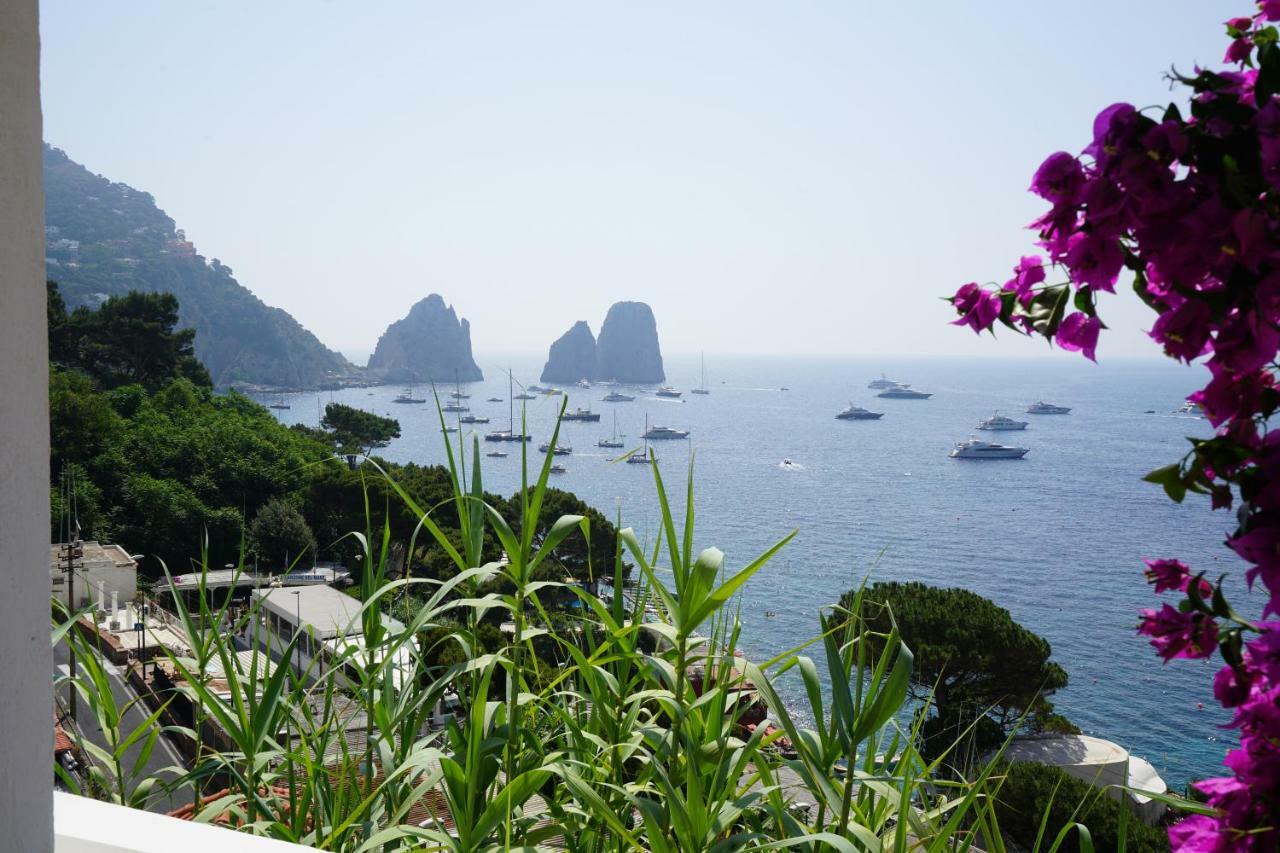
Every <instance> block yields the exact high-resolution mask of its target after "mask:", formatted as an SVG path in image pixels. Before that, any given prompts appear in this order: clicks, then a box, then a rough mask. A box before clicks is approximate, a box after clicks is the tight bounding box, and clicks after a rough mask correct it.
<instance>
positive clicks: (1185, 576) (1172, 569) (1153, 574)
mask: <svg viewBox="0 0 1280 853" xmlns="http://www.w3.org/2000/svg"><path fill="white" fill-rule="evenodd" d="M1142 562H1144V563H1146V564H1147V568H1146V571H1145V572H1143V574H1145V575H1146V576H1147V583H1149V584H1154V585H1155V591H1156V592H1157V593H1161V592H1186V590H1187V587H1188V586H1190V585H1191V569H1189V568H1187V564H1186V563H1184V562H1182V561H1181V560H1169V559H1166V560H1143V561H1142ZM1196 588H1197V589H1198V590H1200V597H1201V598H1208V597H1209V596H1211V595H1213V587H1212V586H1210V585H1209V582H1208V581H1206V580H1204V579H1203V578H1202V579H1201V580H1200V584H1199V586H1197V587H1196Z"/></svg>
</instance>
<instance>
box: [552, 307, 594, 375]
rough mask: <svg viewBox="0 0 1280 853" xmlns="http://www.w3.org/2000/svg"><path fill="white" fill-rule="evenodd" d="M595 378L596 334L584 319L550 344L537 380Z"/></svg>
mask: <svg viewBox="0 0 1280 853" xmlns="http://www.w3.org/2000/svg"><path fill="white" fill-rule="evenodd" d="M595 378H596V336H595V335H593V334H591V327H590V326H588V325H587V323H586V321H585V320H579V321H578V322H576V323H574V324H573V328H571V329H569V331H567V332H565V333H564V334H563V335H561V336H560V337H559V338H558V339H557V340H556V342H555V343H553V344H552V345H551V351H550V352H549V353H548V354H547V364H546V366H545V367H543V368H542V378H541V379H539V380H538V381H539V382H565V383H568V382H577V381H578V380H579V379H587V380H594V379H595Z"/></svg>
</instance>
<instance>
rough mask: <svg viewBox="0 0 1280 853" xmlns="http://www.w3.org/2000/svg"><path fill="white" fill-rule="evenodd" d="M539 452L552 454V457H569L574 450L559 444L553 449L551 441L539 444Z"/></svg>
mask: <svg viewBox="0 0 1280 853" xmlns="http://www.w3.org/2000/svg"><path fill="white" fill-rule="evenodd" d="M538 450H539V451H541V452H542V453H550V454H551V455H552V456H568V455H569V454H570V453H572V452H573V448H572V447H570V446H569V445H567V444H557V445H556V446H555V447H552V446H551V442H549V441H544V442H543V443H542V444H539V445H538Z"/></svg>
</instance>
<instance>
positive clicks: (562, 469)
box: [550, 462, 569, 474]
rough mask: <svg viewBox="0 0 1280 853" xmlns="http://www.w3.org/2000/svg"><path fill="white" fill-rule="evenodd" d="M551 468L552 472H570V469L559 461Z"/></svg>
mask: <svg viewBox="0 0 1280 853" xmlns="http://www.w3.org/2000/svg"><path fill="white" fill-rule="evenodd" d="M550 470H551V473H552V474H565V473H568V471H569V469H568V468H566V467H564V466H563V465H561V464H560V463H558V462H557V463H556V464H555V465H552V466H551V469H550Z"/></svg>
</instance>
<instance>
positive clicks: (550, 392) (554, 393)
mask: <svg viewBox="0 0 1280 853" xmlns="http://www.w3.org/2000/svg"><path fill="white" fill-rule="evenodd" d="M542 393H543V394H544V395H545V396H547V397H559V396H560V395H561V394H563V393H564V392H563V391H561V390H560V389H559V388H543V389H542Z"/></svg>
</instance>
